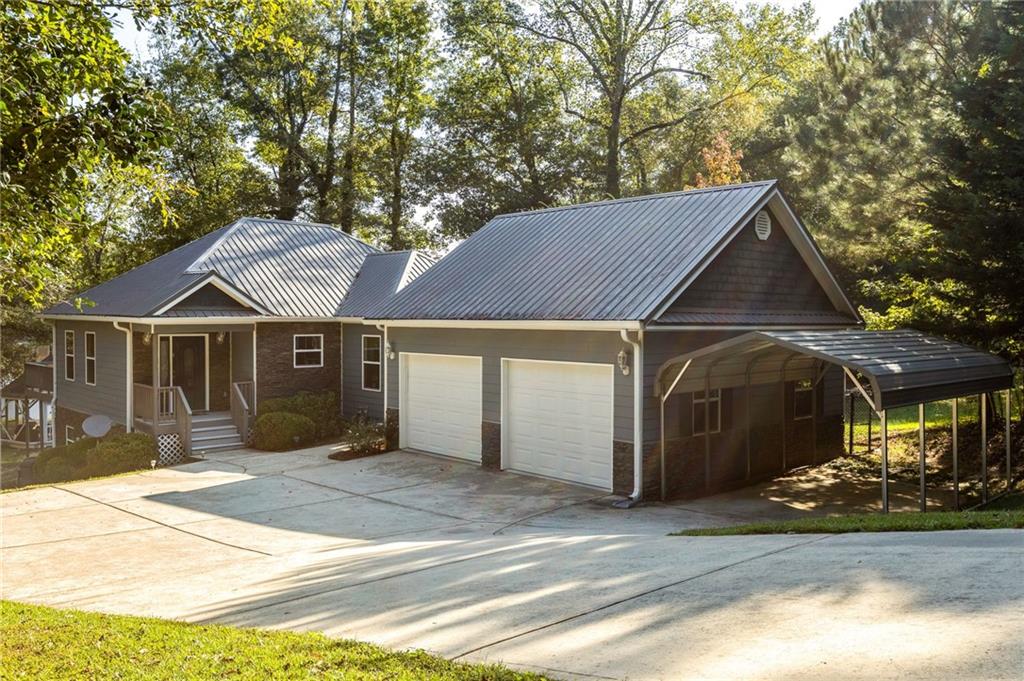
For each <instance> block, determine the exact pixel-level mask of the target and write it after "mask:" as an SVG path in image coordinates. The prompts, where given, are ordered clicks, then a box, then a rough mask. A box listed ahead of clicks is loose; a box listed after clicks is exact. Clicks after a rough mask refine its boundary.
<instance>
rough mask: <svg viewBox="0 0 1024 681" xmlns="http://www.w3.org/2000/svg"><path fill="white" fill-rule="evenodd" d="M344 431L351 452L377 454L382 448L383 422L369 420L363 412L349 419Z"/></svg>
mask: <svg viewBox="0 0 1024 681" xmlns="http://www.w3.org/2000/svg"><path fill="white" fill-rule="evenodd" d="M344 431H345V440H346V442H348V445H349V451H350V452H351V453H353V454H360V455H366V454H377V453H379V452H380V451H381V450H382V449H383V448H384V424H383V423H378V422H377V421H372V420H370V419H369V418H367V416H366V415H365V414H359V415H358V416H356V417H354V418H352V419H350V420H349V421H348V423H346V424H345V428H344Z"/></svg>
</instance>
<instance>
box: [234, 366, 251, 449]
mask: <svg viewBox="0 0 1024 681" xmlns="http://www.w3.org/2000/svg"><path fill="white" fill-rule="evenodd" d="M252 397H253V385H252V381H238V382H236V383H232V384H231V420H232V421H233V422H234V424H235V428H236V429H238V434H239V435H241V437H242V442H248V441H249V425H250V423H251V422H252V407H251V406H250V405H252Z"/></svg>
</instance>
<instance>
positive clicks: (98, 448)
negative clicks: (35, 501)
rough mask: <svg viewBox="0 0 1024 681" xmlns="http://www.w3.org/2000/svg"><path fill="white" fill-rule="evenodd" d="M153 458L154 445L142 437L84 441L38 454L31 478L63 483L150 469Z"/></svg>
mask: <svg viewBox="0 0 1024 681" xmlns="http://www.w3.org/2000/svg"><path fill="white" fill-rule="evenodd" d="M156 458H157V450H156V441H155V440H154V439H153V438H152V437H150V436H149V435H146V434H145V433H118V434H115V435H108V436H107V437H105V438H103V439H101V440H97V439H95V438H91V437H87V438H82V439H81V440H77V441H76V442H73V443H71V444H69V445H64V446H63V447H52V448H50V449H44V450H43V451H41V452H39V456H38V457H36V462H35V465H34V467H33V474H34V476H35V480H36V482H66V481H68V480H81V479H83V478H92V477H96V476H99V475H113V474H114V473H126V472H128V471H134V470H139V469H141V468H149V462H150V461H152V460H153V459H156Z"/></svg>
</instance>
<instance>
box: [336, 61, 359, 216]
mask: <svg viewBox="0 0 1024 681" xmlns="http://www.w3.org/2000/svg"><path fill="white" fill-rule="evenodd" d="M356 99H357V97H356V66H355V56H354V55H353V54H351V51H350V54H349V60H348V130H347V131H346V132H347V136H346V138H345V154H344V157H343V158H342V161H341V216H340V217H341V229H342V231H344V232H345V233H346V234H351V233H352V229H353V228H354V227H355V213H356V196H355V193H356V192H355V174H356Z"/></svg>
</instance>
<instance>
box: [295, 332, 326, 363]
mask: <svg viewBox="0 0 1024 681" xmlns="http://www.w3.org/2000/svg"><path fill="white" fill-rule="evenodd" d="M292 349H293V350H294V355H295V357H294V362H293V363H292V366H294V367H295V368H296V369H303V368H308V367H322V366H323V365H324V336H323V334H304V335H302V334H300V335H295V336H293V337H292Z"/></svg>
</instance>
